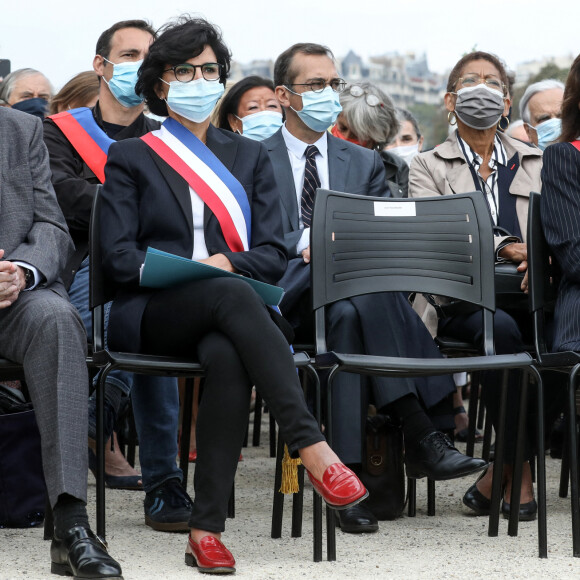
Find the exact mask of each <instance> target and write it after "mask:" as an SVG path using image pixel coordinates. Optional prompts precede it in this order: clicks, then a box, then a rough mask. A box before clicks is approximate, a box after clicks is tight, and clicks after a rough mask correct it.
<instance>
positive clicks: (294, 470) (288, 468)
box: [280, 445, 302, 494]
mask: <svg viewBox="0 0 580 580" xmlns="http://www.w3.org/2000/svg"><path fill="white" fill-rule="evenodd" d="M299 465H302V460H301V459H300V457H299V458H298V459H292V458H291V457H290V453H288V447H287V446H286V445H284V457H283V458H282V484H281V485H280V493H286V494H289V493H298V492H299V491H300V486H299V485H298V466H299Z"/></svg>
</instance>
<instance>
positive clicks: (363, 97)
mask: <svg viewBox="0 0 580 580" xmlns="http://www.w3.org/2000/svg"><path fill="white" fill-rule="evenodd" d="M340 105H341V107H342V112H341V113H340V114H339V115H338V117H337V119H336V125H334V127H333V128H332V131H331V133H332V134H333V135H334V136H335V137H338V138H339V139H346V140H347V141H350V142H351V143H356V144H357V145H360V146H362V147H366V148H367V149H376V150H377V151H378V152H379V153H380V155H381V159H382V160H383V165H384V166H385V172H386V179H387V183H388V185H389V190H390V191H391V195H393V196H394V197H407V190H408V186H409V167H408V166H407V164H406V163H405V162H404V161H403V160H402V159H401V158H400V157H397V156H396V155H393V154H392V153H390V152H388V151H384V148H385V146H386V145H387V144H388V143H390V142H391V141H392V140H393V139H394V138H395V137H396V135H397V132H398V131H399V120H398V119H397V113H396V111H395V105H394V104H393V101H392V100H391V98H390V97H389V95H387V93H385V92H384V91H382V90H381V89H380V88H379V87H378V86H377V85H374V84H373V83H369V82H366V81H365V82H362V83H357V84H352V85H349V86H348V87H346V89H345V90H344V91H342V92H341V93H340Z"/></svg>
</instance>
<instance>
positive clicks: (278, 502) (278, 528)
mask: <svg viewBox="0 0 580 580" xmlns="http://www.w3.org/2000/svg"><path fill="white" fill-rule="evenodd" d="M282 457H284V441H282V437H278V453H277V455H276V472H275V475H274V502H273V505H272V529H271V532H270V536H271V537H272V538H281V537H282V516H283V514H284V494H283V493H282V492H281V491H280V487H281V485H282Z"/></svg>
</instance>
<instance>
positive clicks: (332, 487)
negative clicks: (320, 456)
mask: <svg viewBox="0 0 580 580" xmlns="http://www.w3.org/2000/svg"><path fill="white" fill-rule="evenodd" d="M307 473H308V477H309V478H310V481H311V482H312V485H313V486H314V489H315V490H316V491H317V492H318V493H319V494H320V495H321V496H322V499H323V500H324V501H325V502H326V503H327V504H328V505H329V506H330V507H331V508H334V509H336V510H344V509H346V508H348V507H351V506H353V505H356V504H357V503H359V502H361V501H362V500H363V499H365V498H366V497H367V496H368V495H369V492H368V491H367V490H366V488H365V486H364V485H363V484H362V482H361V480H360V479H359V478H358V477H357V476H356V474H355V473H354V472H353V471H351V470H350V469H349V468H348V467H347V466H346V465H344V464H343V463H333V464H332V465H331V466H330V467H327V468H326V471H325V472H324V474H323V476H322V481H318V479H316V478H315V477H313V476H312V475H311V473H310V472H309V471H307Z"/></svg>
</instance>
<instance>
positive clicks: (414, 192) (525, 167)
mask: <svg viewBox="0 0 580 580" xmlns="http://www.w3.org/2000/svg"><path fill="white" fill-rule="evenodd" d="M498 135H499V138H500V140H501V142H502V143H503V146H504V147H505V150H506V154H507V158H508V159H511V158H512V157H513V155H515V154H516V153H517V154H518V158H519V161H520V166H519V168H518V170H517V172H516V174H515V175H514V178H513V181H512V183H511V186H510V194H511V195H515V196H517V200H516V212H517V215H518V222H519V225H520V230H521V232H522V236H523V237H524V239H523V240H522V241H524V242H525V241H526V240H525V236H526V232H527V224H528V200H529V196H530V191H540V190H541V187H542V183H541V180H540V172H541V169H542V152H541V151H540V150H539V149H538V148H536V147H530V146H528V145H526V144H525V143H521V142H520V141H517V140H516V139H512V138H511V137H507V136H505V135H504V134H503V133H498ZM474 189H475V187H474V184H473V177H472V175H471V171H470V170H469V166H468V164H467V162H466V160H465V158H464V157H463V153H462V151H461V149H460V147H459V144H458V143H457V135H456V133H455V132H454V133H452V134H451V135H450V136H449V137H448V138H447V140H446V141H445V142H444V143H442V144H441V145H439V146H438V147H436V148H435V149H432V150H431V151H427V152H426V153H420V154H419V155H417V156H416V157H415V158H414V159H413V161H412V162H411V169H410V173H409V197H432V196H435V195H453V194H455V193H466V192H469V191H474ZM500 211H501V208H500ZM503 239H505V238H502V237H496V239H495V244H496V246H497V245H498V244H499V243H501V242H502V240H503ZM413 307H414V309H415V311H416V312H417V313H418V314H419V315H420V316H421V317H422V319H423V321H424V322H425V324H426V325H427V328H428V329H429V331H430V332H431V334H432V335H433V336H435V334H436V332H437V316H436V313H435V309H434V308H433V307H432V306H430V305H429V304H428V302H427V301H426V300H425V298H423V296H417V298H416V299H415V302H414V305H413Z"/></svg>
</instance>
